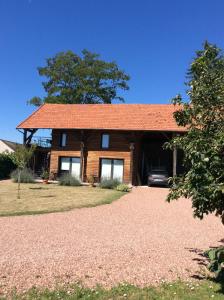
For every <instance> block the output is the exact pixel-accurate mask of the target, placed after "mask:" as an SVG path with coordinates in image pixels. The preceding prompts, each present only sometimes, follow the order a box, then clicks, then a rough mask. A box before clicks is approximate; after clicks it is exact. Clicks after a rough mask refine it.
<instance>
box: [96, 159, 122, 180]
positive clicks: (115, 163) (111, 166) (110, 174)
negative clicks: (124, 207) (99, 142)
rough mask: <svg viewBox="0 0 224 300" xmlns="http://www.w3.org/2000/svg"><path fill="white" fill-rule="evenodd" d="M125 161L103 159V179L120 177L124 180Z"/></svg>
mask: <svg viewBox="0 0 224 300" xmlns="http://www.w3.org/2000/svg"><path fill="white" fill-rule="evenodd" d="M123 172H124V161H123V159H109V158H102V159H101V180H102V179H118V180H119V181H120V182H122V181H123Z"/></svg>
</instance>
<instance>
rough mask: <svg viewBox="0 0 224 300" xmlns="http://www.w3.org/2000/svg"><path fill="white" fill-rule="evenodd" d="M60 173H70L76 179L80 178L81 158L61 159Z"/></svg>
mask: <svg viewBox="0 0 224 300" xmlns="http://www.w3.org/2000/svg"><path fill="white" fill-rule="evenodd" d="M60 173H61V174H64V173H69V174H71V175H72V176H74V177H77V178H79V177H80V158H79V157H60Z"/></svg>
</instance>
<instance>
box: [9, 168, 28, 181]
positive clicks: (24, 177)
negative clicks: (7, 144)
mask: <svg viewBox="0 0 224 300" xmlns="http://www.w3.org/2000/svg"><path fill="white" fill-rule="evenodd" d="M18 173H19V170H18V169H16V170H14V171H13V172H12V173H11V179H12V180H13V182H18ZM20 182H21V183H33V182H34V175H33V172H32V170H30V169H27V168H25V169H23V170H22V171H21V175H20Z"/></svg>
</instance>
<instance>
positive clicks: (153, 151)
mask: <svg viewBox="0 0 224 300" xmlns="http://www.w3.org/2000/svg"><path fill="white" fill-rule="evenodd" d="M171 137H172V135H171V134H163V133H147V134H145V136H144V137H143V139H142V166H141V177H142V178H141V179H142V180H141V181H142V184H147V178H148V173H149V172H150V171H152V170H154V169H163V170H166V171H167V172H168V175H169V176H172V168H173V153H172V151H171V150H166V149H164V148H163V146H164V144H165V143H166V142H167V141H168V140H169V139H171Z"/></svg>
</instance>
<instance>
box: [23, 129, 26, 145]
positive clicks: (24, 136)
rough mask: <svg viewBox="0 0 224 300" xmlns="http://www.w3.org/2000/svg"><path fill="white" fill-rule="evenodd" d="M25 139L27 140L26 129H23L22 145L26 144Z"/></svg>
mask: <svg viewBox="0 0 224 300" xmlns="http://www.w3.org/2000/svg"><path fill="white" fill-rule="evenodd" d="M26 140H27V130H26V129H24V131H23V145H24V146H25V145H26Z"/></svg>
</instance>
